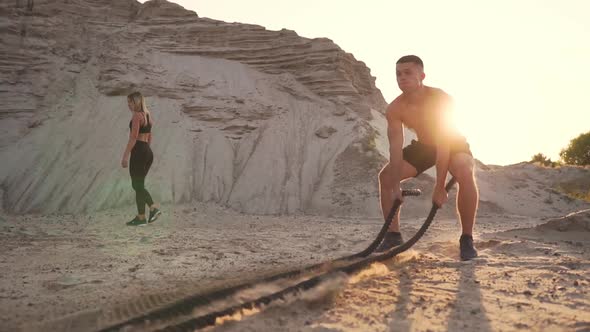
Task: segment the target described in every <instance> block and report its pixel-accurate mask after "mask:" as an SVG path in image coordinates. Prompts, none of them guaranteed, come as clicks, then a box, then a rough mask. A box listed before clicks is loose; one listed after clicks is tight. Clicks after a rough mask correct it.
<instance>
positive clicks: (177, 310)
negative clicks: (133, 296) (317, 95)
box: [100, 178, 456, 331]
mask: <svg viewBox="0 0 590 332" xmlns="http://www.w3.org/2000/svg"><path fill="white" fill-rule="evenodd" d="M455 182H456V181H455V179H454V178H451V180H450V181H449V182H448V183H447V185H446V187H445V190H446V191H449V190H450V189H451V188H452V187H453V185H454V184H455ZM402 195H404V196H418V195H420V191H419V190H416V189H413V190H404V191H402ZM400 205H401V202H400V201H399V200H396V201H395V202H394V204H393V206H392V208H391V210H390V212H389V215H388V216H387V218H386V221H385V223H384V224H383V227H381V230H380V232H379V234H378V235H377V237H376V238H375V240H374V241H373V242H372V243H371V244H370V245H369V246H368V247H367V248H366V249H365V250H363V251H361V252H359V253H356V254H353V255H350V256H345V257H341V258H338V259H335V260H331V261H327V262H323V263H319V264H314V265H311V266H308V267H304V268H299V269H295V270H292V271H288V272H283V273H279V274H276V275H272V276H269V277H265V278H261V279H259V280H254V281H252V282H247V283H243V284H240V285H237V286H233V287H229V288H226V289H221V290H217V291H213V292H210V293H205V294H197V295H193V296H189V297H187V298H184V299H181V300H178V301H176V302H174V303H171V304H169V305H166V306H164V307H161V308H158V309H156V310H152V311H150V312H147V313H145V314H143V315H141V316H137V317H133V318H131V319H128V320H126V321H123V322H120V323H117V324H115V325H111V326H109V327H106V328H103V329H101V330H100V331H118V330H121V329H123V328H128V327H130V326H133V325H143V324H145V323H149V322H154V321H160V320H167V319H170V318H171V317H174V316H183V315H189V314H190V313H191V312H192V311H193V310H194V309H195V308H197V307H202V306H207V305H210V304H212V303H213V302H214V301H219V300H221V299H224V298H227V297H229V296H232V295H234V294H236V293H237V292H239V291H241V290H244V289H247V288H250V287H253V286H255V285H261V284H266V283H270V282H273V281H276V280H279V279H285V278H293V277H296V276H300V275H302V274H304V273H307V272H311V271H314V270H318V269H321V268H326V266H333V265H335V264H336V263H342V262H345V261H353V260H356V259H358V258H362V259H361V260H360V261H356V262H353V263H351V264H349V265H346V266H342V267H334V266H333V267H332V268H329V269H328V270H327V271H324V272H323V273H321V274H319V275H317V276H315V277H312V278H310V279H307V280H305V281H302V282H300V283H298V284H296V285H293V286H290V287H287V288H285V289H283V290H281V291H279V292H275V293H272V294H270V295H266V296H263V297H259V298H257V299H255V300H251V301H247V302H244V303H240V304H237V305H234V306H231V307H229V308H226V309H224V310H219V311H215V312H212V313H209V314H206V315H203V316H199V317H196V318H191V319H188V320H185V321H183V322H181V323H175V325H170V326H168V327H165V328H163V329H161V330H158V331H193V330H194V329H199V328H203V327H206V326H209V325H214V324H215V321H216V319H217V318H220V317H224V316H229V315H233V314H236V313H239V312H240V311H242V310H244V309H253V308H256V307H259V306H261V305H266V304H269V303H270V302H272V301H274V300H278V299H283V298H284V297H285V296H286V295H288V294H292V293H296V292H299V291H302V290H307V289H310V288H313V287H315V286H317V285H318V284H320V283H321V282H323V281H325V280H328V279H330V278H331V277H333V276H335V275H336V274H339V273H345V274H353V273H355V272H358V271H360V270H362V269H363V268H365V267H366V266H368V265H370V264H372V263H374V262H378V261H383V260H387V259H390V258H392V257H394V256H396V255H398V254H400V253H402V252H404V251H406V250H408V249H410V248H411V247H412V246H413V245H414V244H415V243H416V242H418V240H419V239H420V238H421V237H422V236H423V235H424V233H426V230H427V229H428V227H429V226H430V224H431V223H432V220H433V219H434V216H435V214H436V212H437V210H438V207H437V206H436V205H435V204H433V205H432V208H431V210H430V213H429V214H428V217H427V218H426V220H425V221H424V224H423V225H422V227H421V228H420V229H419V230H418V232H416V234H415V235H414V236H413V237H412V238H410V239H409V240H408V241H406V242H404V243H403V244H402V245H400V246H397V247H394V248H391V249H390V250H388V251H386V252H384V253H382V254H378V255H373V256H369V255H371V254H372V253H373V251H374V250H375V249H376V248H377V246H378V245H379V244H380V243H381V241H382V240H383V237H384V236H385V233H386V232H387V229H388V228H389V225H390V224H391V222H392V220H393V217H394V216H395V214H396V212H397V210H398V209H399V207H400Z"/></svg>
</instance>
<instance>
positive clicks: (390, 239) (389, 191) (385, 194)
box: [377, 160, 418, 252]
mask: <svg viewBox="0 0 590 332" xmlns="http://www.w3.org/2000/svg"><path fill="white" fill-rule="evenodd" d="M389 172H395V170H392V169H391V166H390V165H389V163H388V164H387V165H385V167H383V169H382V170H381V172H380V173H379V197H380V200H381V213H382V214H383V220H385V219H386V218H387V216H388V215H389V212H390V210H391V208H392V207H393V183H388V182H387V181H386V180H385V179H387V178H389V174H390V173H389ZM417 173H418V172H417V171H416V168H414V166H412V165H410V164H409V163H408V162H407V161H405V160H402V167H401V175H400V179H401V181H403V180H405V179H408V178H411V177H414V176H416V175H417ZM400 210H401V207H400V208H399V209H398V210H397V212H396V214H395V216H394V218H393V220H392V222H391V224H390V225H389V229H388V230H387V233H386V235H385V238H384V240H383V242H382V243H381V245H380V246H379V248H377V252H383V251H386V250H387V249H389V248H391V247H395V246H397V245H399V244H401V242H402V241H403V240H402V237H401V234H400V232H399V214H400Z"/></svg>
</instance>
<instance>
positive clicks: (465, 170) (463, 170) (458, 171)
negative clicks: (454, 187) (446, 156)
mask: <svg viewBox="0 0 590 332" xmlns="http://www.w3.org/2000/svg"><path fill="white" fill-rule="evenodd" d="M473 169H474V168H473V162H468V161H465V162H462V163H459V164H458V165H456V166H455V169H454V171H453V176H454V177H455V178H456V179H457V182H459V183H463V182H470V181H474V179H475V178H474V176H473V175H474V174H473Z"/></svg>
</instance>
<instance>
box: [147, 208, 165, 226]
mask: <svg viewBox="0 0 590 332" xmlns="http://www.w3.org/2000/svg"><path fill="white" fill-rule="evenodd" d="M161 214H162V212H161V211H160V209H158V208H154V209H153V210H150V217H149V219H148V223H151V222H154V221H156V219H158V217H159V216H160V215H161Z"/></svg>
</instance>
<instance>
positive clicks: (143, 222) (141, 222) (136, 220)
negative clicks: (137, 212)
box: [125, 217, 147, 226]
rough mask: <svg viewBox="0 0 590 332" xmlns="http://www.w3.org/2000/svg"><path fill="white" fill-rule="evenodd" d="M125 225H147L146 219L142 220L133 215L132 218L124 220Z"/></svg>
mask: <svg viewBox="0 0 590 332" xmlns="http://www.w3.org/2000/svg"><path fill="white" fill-rule="evenodd" d="M125 225H127V226H143V225H147V221H146V220H145V219H143V220H142V219H139V218H137V217H135V218H134V219H133V220H131V221H128V222H126V223H125Z"/></svg>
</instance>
